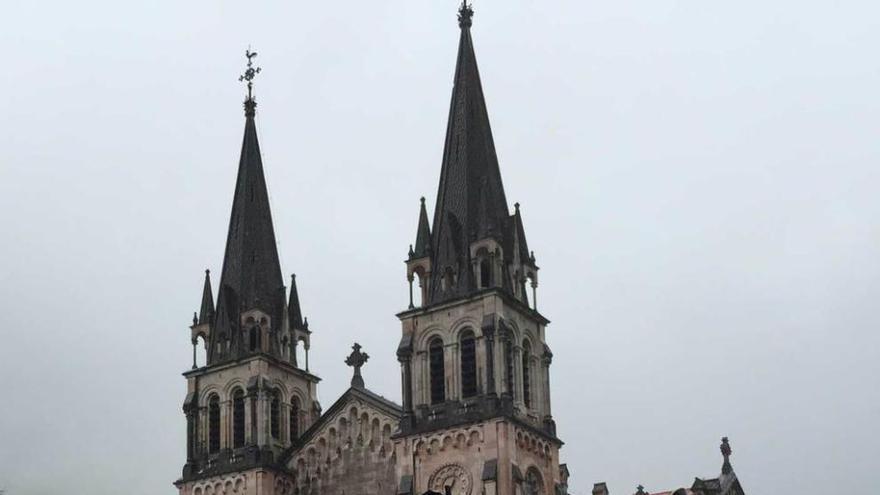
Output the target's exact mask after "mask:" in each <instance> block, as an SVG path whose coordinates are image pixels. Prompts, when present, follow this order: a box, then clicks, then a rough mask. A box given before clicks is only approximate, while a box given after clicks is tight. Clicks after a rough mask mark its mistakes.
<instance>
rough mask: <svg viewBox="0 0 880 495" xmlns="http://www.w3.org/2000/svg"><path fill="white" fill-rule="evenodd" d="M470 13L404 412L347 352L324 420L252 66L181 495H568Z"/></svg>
mask: <svg viewBox="0 0 880 495" xmlns="http://www.w3.org/2000/svg"><path fill="white" fill-rule="evenodd" d="M472 17H473V11H472V10H471V8H470V7H469V6H467V5H465V4H463V5H462V7H461V9H460V10H459V27H460V41H459V50H458V60H457V64H456V69H455V76H454V87H453V93H452V100H451V105H450V111H449V121H448V127H447V133H446V139H445V148H444V152H443V158H442V168H441V177H440V185H439V188H438V196H437V201H436V207H435V211H434V212H433V218H432V219H431V220H429V216H428V212H427V211H426V208H425V202H424V198H422V203H421V208H420V211H419V215H418V223H417V229H416V235H415V243H414V244H412V245H411V246H410V249H409V256H408V259H407V262H406V274H407V281H408V282H409V286H410V304H409V307H408V308H407V309H406V310H404V311H402V312H401V313H399V314H398V315H397V316H398V318H399V320H400V322H401V326H402V332H401V339H400V341H399V343H398V346H397V357H398V360H399V362H400V367H401V391H402V394H401V395H402V404H400V405H398V404H396V403H394V402H391V401H389V400H387V399H385V398H383V397H380V396H378V395H377V394H375V393H373V392H371V391H370V390H368V389H367V388H366V387H365V385H364V381H363V379H362V378H361V375H360V368H361V366H363V364H364V363H365V362H366V361H367V359H368V357H369V356H367V354H365V353H364V352H363V351H362V349H361V348H360V346H358V345H357V344H355V345H354V346H353V349H352V352H351V355H350V356H349V357H348V359H347V360H346V364H348V365H350V366H352V367H353V368H354V376H353V378H352V382H351V387H350V388H349V389H348V390H347V391H346V392H345V393H344V394H343V395H342V396H341V397H340V398H338V399H337V400H336V401H335V402H334V403H333V404H332V405H331V406H330V407H329V408H328V409H327V410H326V411H325V410H323V409H322V407H321V405H320V404H319V403H318V401H317V399H316V397H317V394H316V390H317V386H318V383H319V381H320V378H319V377H318V376H317V375H315V374H314V373H313V372H312V371H311V370H310V369H309V363H308V352H309V350H310V336H311V332H312V330H311V329H310V328H309V323H308V320H307V319H306V318H304V316H303V312H302V309H301V307H300V302H299V295H298V290H297V285H296V278H295V277H291V278H290V282H289V287H286V286H285V283H284V282H285V279H284V277H283V276H282V271H281V266H280V263H279V257H278V252H277V248H276V242H275V234H274V225H273V222H272V215H271V211H270V208H269V199H268V193H267V188H266V182H265V176H264V173H263V164H262V159H261V154H260V148H259V142H258V139H257V131H256V125H255V115H256V106H257V103H256V101H255V99H254V98H253V96H252V94H251V90H250V88H251V80H252V79H253V77H254V75H255V74H256V72H258V71H259V69H255V68H253V66H252V60H251V59H252V57H253V56H254V55H255V54H251V53H248V71H247V72H246V73H245V76H243V79H245V80H247V81H248V98H247V100H246V101H245V103H244V107H245V129H244V138H243V142H242V149H241V157H240V161H239V167H238V175H237V179H236V187H235V192H234V197H233V201H232V213H231V217H230V223H229V231H228V234H227V241H226V250H225V254H224V260H223V267H222V271H221V273H220V279H219V285H218V286H217V294H216V298H215V297H214V292H213V287H212V282H211V278H210V273H209V272H207V271H206V273H205V281H204V289H203V294H202V302H201V307H200V310H199V312H198V313H197V314H196V315H194V318H193V323H192V326H191V327H190V328H191V334H190V337H191V341H192V345H193V366H192V369H191V370H190V371H187V372H186V373H184V376H185V377H186V380H187V394H186V397H185V400H184V403H183V412H184V414H185V417H186V423H187V438H186V464H185V466H184V468H183V473H182V476H181V477H180V478H179V479H178V480H177V481H176V482H175V485H176V486H177V488H178V489H179V491H180V495H232V494H248V495H268V494H273V495H292V494H297V495H317V494H324V495H326V494H334V495H337V494H347V495H372V494H397V495H422V494H431V493H437V494H443V495H496V494H503V495H514V494H515V495H538V494H541V495H551V494H554V495H565V494H567V493H568V470H567V468H566V467H565V465H564V464H561V463H560V448H561V447H562V441H561V440H560V439H559V437H558V436H557V432H556V424H555V422H554V420H553V414H552V409H551V401H550V378H549V373H550V366H551V364H552V362H553V353H552V352H551V350H550V348H549V347H548V345H547V343H546V339H545V332H546V327H547V325H548V323H549V320H547V319H546V318H545V317H544V316H543V315H542V314H541V313H540V312H539V311H538V305H537V286H538V265H537V263H536V258H535V255H534V253H533V252H532V251H531V250H529V247H528V243H527V241H526V236H525V227H524V223H523V220H522V216H521V213H520V208H519V205H518V204H515V205H514V209H513V213H511V210H510V208H509V205H508V203H507V199H506V197H505V194H504V187H503V184H502V181H501V174H500V170H499V165H498V159H497V155H496V152H495V146H494V142H493V139H492V133H491V129H490V126H489V117H488V112H487V109H486V104H485V99H484V96H483V88H482V84H481V81H480V76H479V71H478V69H477V61H476V56H475V52H474V46H473V41H472V38H471V26H472ZM197 346H204V349H205V351H206V362H204V363H197V362H196V349H197ZM597 489H598V490H601V487H600V485H597ZM594 493H601V491H599V492H597V491H595V490H594ZM606 493H607V491H606ZM689 493H690V492H689ZM694 493H702V492H694ZM706 493H710V492H706ZM711 493H716V492H711ZM718 493H721V492H718ZM724 493H730V494H731V495H734V494H736V493H739V492H733V491H730V492H724Z"/></svg>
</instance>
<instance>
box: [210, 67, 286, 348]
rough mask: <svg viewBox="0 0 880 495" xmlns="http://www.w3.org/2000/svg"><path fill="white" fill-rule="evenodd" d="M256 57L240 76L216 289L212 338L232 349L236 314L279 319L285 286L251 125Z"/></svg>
mask: <svg viewBox="0 0 880 495" xmlns="http://www.w3.org/2000/svg"><path fill="white" fill-rule="evenodd" d="M255 56H256V53H253V52H251V51H250V50H248V51H247V57H248V67H247V70H246V71H245V74H244V75H242V76H241V78H240V79H241V80H244V81H247V82H248V96H247V99H246V100H245V102H244V107H245V124H244V138H243V140H242V145H241V157H240V159H239V162H238V177H237V179H236V183H235V192H234V196H233V200H232V214H231V215H230V219H229V233H228V235H227V238H226V252H225V255H224V258H223V271H222V273H221V274H220V286H219V288H218V291H217V312H216V317H215V320H216V324H217V331H216V332H212V337H211V339H212V341H215V339H217V338H224V337H223V336H225V338H227V339H232V340H233V345H235V339H236V338H238V337H240V332H232V330H233V329H236V328H238V325H239V323H240V322H239V315H240V314H241V312H243V311H247V310H251V309H260V310H262V311H263V312H265V313H266V314H268V315H270V316H271V317H272V319H273V321H281V319H282V318H283V313H284V282H283V277H282V275H281V265H280V263H279V261H278V251H277V248H276V245H275V231H274V229H273V227H272V213H271V211H270V209H269V193H268V191H267V189H266V179H265V177H264V175H263V161H262V157H261V153H260V144H259V141H258V140H257V127H256V124H255V123H254V116H255V113H256V107H257V102H256V100H255V99H254V96H253V92H252V88H253V78H254V75H255V74H256V73H258V72H259V68H254V67H253V58H254V57H255Z"/></svg>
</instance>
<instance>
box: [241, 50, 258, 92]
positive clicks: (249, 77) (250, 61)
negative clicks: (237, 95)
mask: <svg viewBox="0 0 880 495" xmlns="http://www.w3.org/2000/svg"><path fill="white" fill-rule="evenodd" d="M244 56H245V57H247V68H246V69H245V71H244V74H242V75H241V76H239V77H238V80H239V81H247V88H248V100H250V99H252V98H253V95H252V90H253V87H254V78H255V77H257V74H259V73H260V70H261V69H260V68H259V67H254V58H256V56H257V52H252V51H251V49H250V48H248V49H247V50H245V52H244Z"/></svg>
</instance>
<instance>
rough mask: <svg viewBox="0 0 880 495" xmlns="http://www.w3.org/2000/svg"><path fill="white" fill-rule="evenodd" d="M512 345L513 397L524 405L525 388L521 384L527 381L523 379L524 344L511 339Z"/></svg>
mask: <svg viewBox="0 0 880 495" xmlns="http://www.w3.org/2000/svg"><path fill="white" fill-rule="evenodd" d="M511 345H512V347H513V353H512V354H513V376H514V386H513V399H514V402H516V403H517V404H519V405H520V406H523V405H524V404H523V388H522V387H521V386H519V384H521V383H525V382H524V381H523V367H522V346H520V345H519V343H518V342H517V343H514V342H513V341H511Z"/></svg>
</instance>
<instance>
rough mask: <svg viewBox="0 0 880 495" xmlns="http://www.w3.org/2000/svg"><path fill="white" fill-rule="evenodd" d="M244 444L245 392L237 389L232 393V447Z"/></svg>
mask: <svg viewBox="0 0 880 495" xmlns="http://www.w3.org/2000/svg"><path fill="white" fill-rule="evenodd" d="M243 446H244V392H242V390H241V389H240V388H239V389H236V390H235V392H233V394H232V447H233V448H238V447H243Z"/></svg>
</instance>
